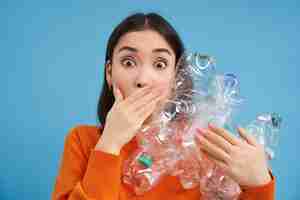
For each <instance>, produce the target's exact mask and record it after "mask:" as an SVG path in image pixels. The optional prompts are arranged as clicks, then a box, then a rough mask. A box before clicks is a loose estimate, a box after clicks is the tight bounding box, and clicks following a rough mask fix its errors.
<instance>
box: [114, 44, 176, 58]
mask: <svg viewBox="0 0 300 200" xmlns="http://www.w3.org/2000/svg"><path fill="white" fill-rule="evenodd" d="M125 50H127V51H131V52H138V50H137V49H136V48H133V47H129V46H124V47H122V48H120V49H119V51H118V53H119V52H121V51H125ZM152 52H154V53H167V54H169V55H170V56H171V55H172V54H171V52H170V51H169V50H168V49H165V48H157V49H154V50H152Z"/></svg>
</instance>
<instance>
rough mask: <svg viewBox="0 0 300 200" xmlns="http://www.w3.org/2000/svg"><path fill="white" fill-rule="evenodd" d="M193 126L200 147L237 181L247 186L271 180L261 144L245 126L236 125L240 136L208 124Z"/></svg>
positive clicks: (262, 183)
mask: <svg viewBox="0 0 300 200" xmlns="http://www.w3.org/2000/svg"><path fill="white" fill-rule="evenodd" d="M197 130H198V131H199V132H200V134H199V143H200V148H201V150H203V151H204V152H205V153H206V154H207V155H208V156H209V158H210V159H211V160H213V161H215V162H216V164H217V165H218V166H220V167H221V168H222V169H224V170H225V173H226V174H228V175H229V176H230V177H231V178H233V180H235V181H236V182H237V183H239V185H241V186H250V187H251V186H259V185H264V184H267V183H268V182H269V181H271V177H270V174H269V171H268V163H267V159H266V155H265V150H264V147H263V146H262V145H261V144H259V143H258V142H257V141H256V139H255V138H254V137H253V136H252V135H249V134H247V133H246V131H245V129H243V128H238V132H239V134H240V135H241V137H242V138H243V139H244V140H242V139H239V138H237V137H235V136H233V135H232V134H231V133H229V132H228V131H227V130H225V129H223V128H219V127H215V126H213V125H211V124H210V125H209V128H208V129H197Z"/></svg>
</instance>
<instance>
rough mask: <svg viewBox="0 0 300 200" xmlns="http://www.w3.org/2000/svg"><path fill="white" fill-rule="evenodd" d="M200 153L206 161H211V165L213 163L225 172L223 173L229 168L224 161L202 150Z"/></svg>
mask: <svg viewBox="0 0 300 200" xmlns="http://www.w3.org/2000/svg"><path fill="white" fill-rule="evenodd" d="M202 153H204V154H205V155H206V156H207V157H208V159H209V160H210V161H212V162H213V163H215V164H216V165H217V166H218V167H220V168H222V169H223V170H225V173H226V172H227V171H228V170H229V166H228V165H227V164H226V163H225V162H224V161H222V160H219V159H216V158H215V157H213V156H212V155H210V154H209V153H208V152H206V151H205V150H203V151H202Z"/></svg>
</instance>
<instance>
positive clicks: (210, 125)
mask: <svg viewBox="0 0 300 200" xmlns="http://www.w3.org/2000/svg"><path fill="white" fill-rule="evenodd" d="M208 127H209V128H215V127H216V126H215V125H213V124H212V123H211V122H209V123H208Z"/></svg>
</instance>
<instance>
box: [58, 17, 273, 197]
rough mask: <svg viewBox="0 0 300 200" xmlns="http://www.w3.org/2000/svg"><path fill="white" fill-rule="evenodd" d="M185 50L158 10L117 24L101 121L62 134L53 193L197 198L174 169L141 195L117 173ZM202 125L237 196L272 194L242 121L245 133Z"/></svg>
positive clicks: (204, 143) (258, 149)
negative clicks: (238, 191)
mask: <svg viewBox="0 0 300 200" xmlns="http://www.w3.org/2000/svg"><path fill="white" fill-rule="evenodd" d="M183 51H184V47H183V44H182V42H181V39H180V38H179V36H178V34H177V33H176V31H175V30H174V29H173V27H172V26H171V25H170V24H169V23H168V22H167V21H166V20H165V19H164V18H162V17H161V16H159V15H158V14H155V13H150V14H142V13H138V14H134V15H131V16H129V17H127V18H126V19H125V20H123V21H122V22H121V23H120V24H119V25H118V26H117V27H116V28H115V29H114V31H113V32H112V34H111V36H110V38H109V41H108V45H107V52H106V58H105V81H104V85H103V89H102V93H101V96H100V99H99V104H98V118H99V120H100V122H101V124H102V126H100V127H94V126H78V127H76V128H73V129H72V130H71V131H70V133H69V134H68V135H67V137H66V139H65V146H64V153H63V156H62V160H61V165H60V169H59V173H58V176H57V179H56V183H55V188H54V191H53V194H52V199H53V200H66V199H69V200H75V199H86V200H90V199H97V200H104V199H105V200H117V199H121V200H126V199H145V200H146V199H163V198H166V199H175V200H176V199H187V200H188V199H189V200H192V199H195V200H196V199H197V200H199V199H201V194H200V192H199V188H195V189H189V190H185V189H183V188H182V187H181V185H180V183H179V181H178V180H177V178H176V177H173V176H167V177H165V178H163V179H162V180H161V181H160V183H159V184H158V185H156V186H155V187H154V188H153V189H152V190H151V191H149V192H147V193H145V194H144V195H142V196H135V195H134V193H133V192H132V191H131V190H130V188H129V187H128V186H126V185H124V184H123V183H122V178H121V177H122V173H121V170H122V163H123V161H124V160H125V159H126V158H127V157H128V156H129V155H130V154H131V153H132V152H133V151H134V150H135V148H136V147H137V144H136V140H135V137H134V136H135V133H136V132H137V130H138V129H139V128H140V127H141V125H143V124H147V123H149V122H150V121H151V120H152V119H154V118H155V116H154V114H152V113H155V112H153V111H154V109H156V108H158V107H159V106H160V105H161V102H163V100H165V99H166V98H168V96H169V95H170V88H171V84H172V82H173V80H174V78H175V71H176V70H175V66H176V63H177V61H178V59H179V57H180V56H181V54H182V53H183ZM199 131H200V132H201V133H202V134H201V135H203V136H202V137H201V138H200V139H199V142H200V143H201V148H202V150H203V152H205V153H207V155H208V156H209V157H210V158H211V159H212V160H214V161H215V162H216V163H217V164H218V165H220V166H221V167H222V168H224V169H225V170H226V172H227V173H228V174H229V175H230V176H231V177H232V178H233V179H234V180H235V181H236V182H237V183H239V184H240V186H241V188H242V194H241V196H240V197H241V198H240V199H264V200H268V199H273V198H274V185H275V180H274V177H273V176H272V175H271V173H269V171H268V167H267V163H266V159H265V153H264V150H263V147H262V146H260V145H259V144H258V143H257V142H256V141H255V139H254V138H253V137H251V136H248V135H246V133H245V130H244V129H242V128H239V129H238V131H239V133H240V135H241V136H242V138H243V139H244V140H241V139H239V138H236V137H234V136H232V134H230V133H228V132H227V131H226V130H225V129H222V128H218V127H214V126H213V125H210V126H209V128H208V129H206V130H203V129H200V130H199Z"/></svg>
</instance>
